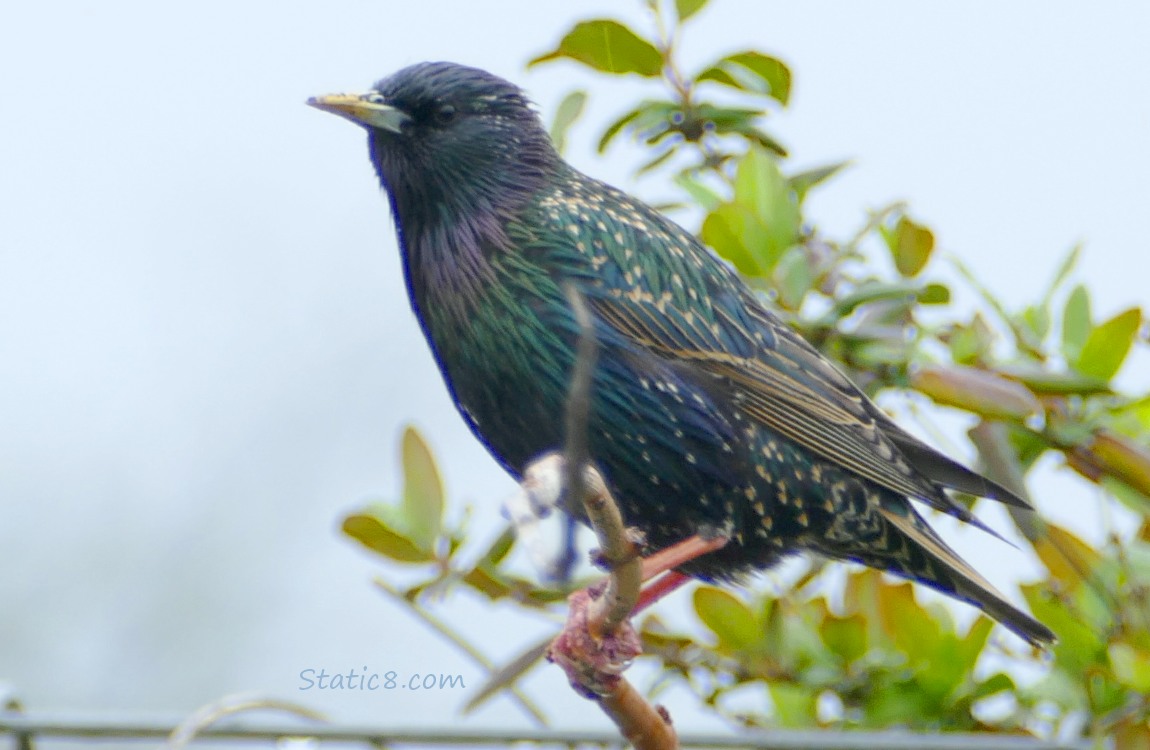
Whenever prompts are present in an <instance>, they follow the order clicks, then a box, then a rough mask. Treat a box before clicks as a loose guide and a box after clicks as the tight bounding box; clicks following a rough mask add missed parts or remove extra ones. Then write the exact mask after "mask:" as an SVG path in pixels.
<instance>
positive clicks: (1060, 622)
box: [1019, 581, 1105, 680]
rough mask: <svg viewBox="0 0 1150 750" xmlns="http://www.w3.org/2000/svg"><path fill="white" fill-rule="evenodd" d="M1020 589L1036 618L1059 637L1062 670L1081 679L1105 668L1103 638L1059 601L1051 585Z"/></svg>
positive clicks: (1058, 656)
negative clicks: (1099, 668) (1103, 664)
mask: <svg viewBox="0 0 1150 750" xmlns="http://www.w3.org/2000/svg"><path fill="white" fill-rule="evenodd" d="M1019 588H1020V589H1021V590H1022V595H1023V597H1025V599H1026V603H1027V604H1029V605H1030V611H1031V613H1033V614H1034V617H1035V618H1036V619H1037V620H1038V621H1039V622H1042V623H1044V624H1045V625H1046V626H1047V627H1049V628H1050V629H1051V630H1053V631H1054V634H1055V635H1057V636H1058V642H1057V643H1055V644H1054V646H1053V647H1052V650H1053V651H1054V657H1055V663H1056V664H1057V665H1058V671H1062V672H1065V673H1067V674H1068V675H1070V676H1071V678H1073V679H1074V680H1080V679H1081V678H1082V677H1083V676H1084V675H1085V674H1087V673H1088V672H1089V671H1090V670H1093V669H1094V668H1095V667H1097V666H1099V665H1101V663H1102V660H1103V659H1104V658H1105V650H1104V643H1103V636H1102V635H1101V634H1100V633H1097V632H1095V631H1094V630H1093V629H1092V628H1091V627H1090V625H1089V624H1087V623H1085V622H1083V621H1082V618H1081V617H1079V616H1078V613H1077V612H1074V611H1072V610H1071V609H1069V608H1068V607H1067V606H1066V604H1065V603H1064V602H1063V601H1062V600H1060V599H1058V598H1056V597H1055V596H1054V595H1053V594H1052V593H1051V591H1050V584H1049V583H1047V582H1045V581H1043V582H1040V583H1034V584H1024V585H1022V586H1019Z"/></svg>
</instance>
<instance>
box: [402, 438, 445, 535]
mask: <svg viewBox="0 0 1150 750" xmlns="http://www.w3.org/2000/svg"><path fill="white" fill-rule="evenodd" d="M403 518H404V521H405V523H406V526H407V528H406V529H405V531H407V532H408V533H410V535H411V538H412V540H413V541H414V542H415V543H416V544H418V545H420V546H421V547H424V548H425V549H431V548H432V546H433V543H434V542H435V539H436V537H438V536H439V532H440V528H441V525H442V522H443V482H442V480H440V478H439V469H438V468H436V466H435V458H434V457H432V455H431V450H430V449H429V448H428V447H427V443H425V442H424V441H423V438H422V437H421V436H420V434H419V431H418V430H416V429H415V428H414V427H408V428H407V429H406V430H404V432H403Z"/></svg>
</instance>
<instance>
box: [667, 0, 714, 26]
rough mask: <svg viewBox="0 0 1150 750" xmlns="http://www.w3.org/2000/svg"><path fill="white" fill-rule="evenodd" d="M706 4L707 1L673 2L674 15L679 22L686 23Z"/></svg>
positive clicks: (676, 0) (679, 0)
mask: <svg viewBox="0 0 1150 750" xmlns="http://www.w3.org/2000/svg"><path fill="white" fill-rule="evenodd" d="M706 4H707V0H675V14H676V15H678V16H679V21H686V20H687V19H688V18H690V17H691V16H693V15H695V14H696V13H698V12H699V11H701V10H702V9H703V6H705V5H706Z"/></svg>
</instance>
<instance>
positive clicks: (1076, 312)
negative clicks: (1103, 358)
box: [1062, 284, 1092, 362]
mask: <svg viewBox="0 0 1150 750" xmlns="http://www.w3.org/2000/svg"><path fill="white" fill-rule="evenodd" d="M1091 325H1092V324H1091V322H1090V292H1088V291H1086V287H1085V286H1083V285H1082V284H1079V285H1078V286H1076V287H1074V289H1073V290H1072V291H1071V292H1070V296H1068V297H1067V298H1066V307H1064V308H1063V310H1062V354H1063V355H1064V356H1065V357H1066V360H1067V361H1068V362H1075V361H1077V360H1078V355H1080V354H1081V353H1082V346H1083V345H1084V344H1085V343H1086V339H1088V338H1089V337H1090V326H1091Z"/></svg>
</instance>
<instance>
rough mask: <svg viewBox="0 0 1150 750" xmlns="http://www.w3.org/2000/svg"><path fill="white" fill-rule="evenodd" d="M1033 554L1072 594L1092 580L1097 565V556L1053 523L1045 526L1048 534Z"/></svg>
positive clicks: (1079, 540)
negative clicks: (1035, 554)
mask: <svg viewBox="0 0 1150 750" xmlns="http://www.w3.org/2000/svg"><path fill="white" fill-rule="evenodd" d="M1034 551H1035V552H1036V553H1037V554H1038V557H1039V559H1041V560H1042V564H1043V565H1045V566H1046V569H1047V570H1049V571H1050V575H1051V576H1053V577H1054V578H1055V579H1056V580H1057V581H1058V582H1059V583H1061V584H1062V585H1063V586H1065V587H1066V589H1067V590H1068V591H1071V592H1073V591H1077V590H1078V588H1079V587H1080V586H1081V585H1082V584H1083V583H1085V582H1087V581H1089V580H1090V577H1091V574H1092V573H1093V571H1094V568H1095V566H1096V565H1097V564H1098V552H1096V551H1095V550H1094V549H1092V548H1091V547H1090V545H1089V544H1087V543H1086V542H1084V541H1082V540H1081V539H1079V538H1078V537H1076V536H1074V535H1073V534H1071V533H1070V532H1069V531H1067V530H1066V529H1063V528H1061V527H1059V526H1055V525H1054V524H1052V523H1048V524H1047V525H1046V534H1045V535H1044V536H1043V537H1042V538H1041V539H1039V540H1038V541H1036V542H1035V543H1034Z"/></svg>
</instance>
